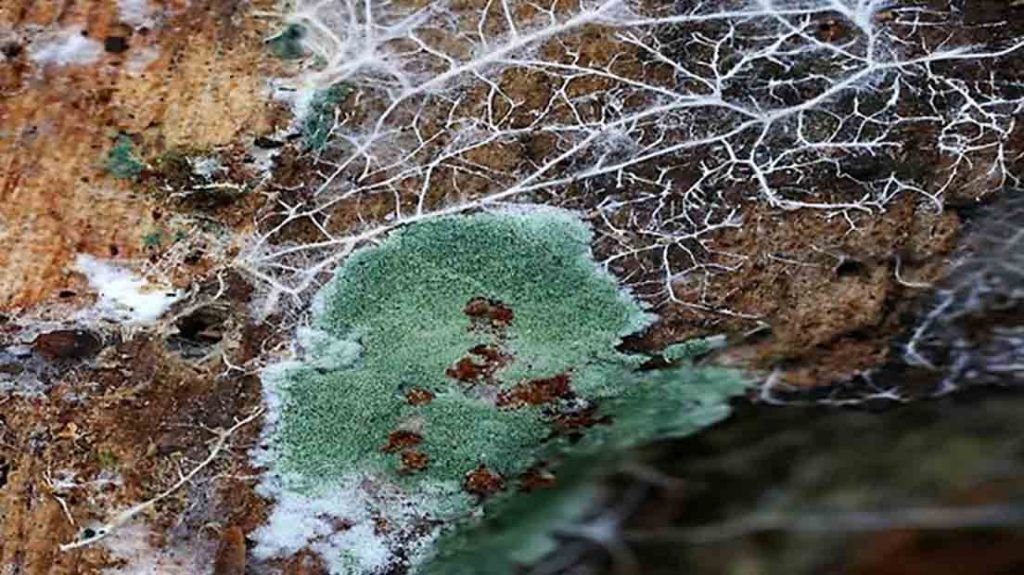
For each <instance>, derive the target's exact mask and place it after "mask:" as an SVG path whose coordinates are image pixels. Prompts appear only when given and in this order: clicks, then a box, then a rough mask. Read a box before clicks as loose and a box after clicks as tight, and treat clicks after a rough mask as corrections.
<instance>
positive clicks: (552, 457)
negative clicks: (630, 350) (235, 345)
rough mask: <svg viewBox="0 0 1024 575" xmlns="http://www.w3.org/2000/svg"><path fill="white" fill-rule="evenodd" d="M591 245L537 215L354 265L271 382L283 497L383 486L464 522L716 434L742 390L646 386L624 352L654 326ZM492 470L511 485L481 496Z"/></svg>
mask: <svg viewBox="0 0 1024 575" xmlns="http://www.w3.org/2000/svg"><path fill="white" fill-rule="evenodd" d="M589 242H590V232H589V230H588V229H587V228H586V227H585V226H584V224H583V223H582V222H580V221H579V220H578V219H577V218H576V217H575V216H573V215H572V214H570V213H568V212H563V211H557V210H549V209H537V210H531V211H517V212H505V213H481V214H476V215H471V216H451V217H443V218H437V219H434V220H429V221H425V222H422V223H419V224H416V225H413V226H409V227H407V228H403V229H400V230H399V231H397V232H395V233H393V234H392V235H391V236H389V237H388V238H387V239H386V240H384V241H383V242H382V243H381V244H380V245H378V246H376V247H373V248H367V249H363V250H361V251H359V252H357V253H355V254H353V255H352V256H351V257H349V259H348V260H347V261H346V262H345V264H344V265H343V266H342V267H341V269H339V270H338V272H337V274H336V275H335V277H334V279H333V280H332V281H331V282H330V283H329V284H328V285H327V286H326V287H325V288H324V289H323V290H322V291H321V293H320V294H319V295H318V296H317V301H316V303H315V314H314V316H315V318H314V323H313V325H312V326H311V329H309V330H305V331H304V332H303V333H301V334H300V339H301V341H302V343H303V347H304V349H305V357H304V358H303V360H302V361H301V362H296V363H293V364H288V365H285V366H281V367H280V368H278V369H276V370H274V371H273V372H270V373H268V374H267V375H266V377H265V382H266V383H267V384H268V386H269V388H270V389H273V390H274V392H275V393H276V397H277V398H278V399H279V400H280V409H279V411H278V416H279V417H278V418H277V422H276V426H275V428H274V431H273V433H272V435H271V436H270V442H271V450H272V453H273V454H274V457H276V460H275V463H274V465H275V468H276V469H275V470H276V471H277V472H278V473H279V474H281V475H282V476H284V477H287V478H288V480H289V484H288V486H287V488H289V489H292V490H298V491H301V492H304V493H316V492H319V491H320V490H321V489H322V490H324V491H328V490H329V489H330V488H331V486H335V485H339V484H341V483H343V482H345V481H351V479H352V478H359V477H370V478H377V480H378V481H382V482H385V483H390V484H393V485H397V486H400V488H401V489H402V490H404V491H405V492H406V493H408V494H410V496H411V497H413V498H415V500H416V501H418V502H419V505H421V506H425V508H424V509H422V511H423V512H424V513H425V514H427V515H430V516H432V517H433V518H434V519H441V520H445V521H450V520H458V519H460V518H461V517H464V516H465V512H466V511H467V510H468V509H469V508H470V507H471V506H473V505H474V504H475V503H476V502H477V498H476V497H475V496H470V495H469V493H475V494H476V495H481V493H482V492H486V491H487V490H488V489H489V486H490V487H494V490H495V491H502V490H505V491H506V492H511V491H512V490H513V488H514V487H515V485H516V482H517V480H518V479H517V478H518V477H519V476H520V475H521V474H523V473H524V472H525V471H527V469H529V468H530V467H531V466H532V465H534V464H535V463H537V462H538V461H541V460H545V461H556V460H565V459H567V458H570V456H571V458H589V457H593V456H596V455H597V454H606V453H609V452H612V451H616V450H618V449H621V448H624V447H628V446H631V445H635V444H637V443H639V442H643V441H648V440H651V439H654V438H658V437H666V436H675V435H681V434H685V433H689V432H692V431H693V430H695V429H698V428H699V427H701V426H703V425H707V424H708V423H710V422H712V421H715V420H717V419H719V418H720V417H722V416H723V415H724V414H725V413H726V411H727V408H726V406H725V403H724V399H725V398H727V397H728V396H730V395H732V394H735V393H738V392H739V391H740V390H741V389H742V388H743V381H742V380H741V379H740V378H739V377H737V376H736V374H734V373H732V372H726V371H724V370H707V369H696V368H693V367H691V366H689V365H688V364H685V362H684V365H681V366H676V367H675V368H673V369H667V370H660V371H639V370H638V368H639V367H640V365H641V364H643V363H644V362H645V361H646V360H647V359H648V358H647V357H644V356H638V355H627V354H623V353H620V352H618V351H617V350H616V346H617V345H618V343H619V342H620V341H621V338H622V337H623V336H625V335H627V334H630V333H634V332H636V331H638V330H640V329H642V328H644V327H645V326H647V325H648V323H649V322H650V319H651V317H650V316H649V315H648V314H646V313H645V312H644V311H643V309H642V308H641V307H640V305H639V304H638V303H637V302H636V301H635V300H634V299H633V298H631V297H630V296H629V295H628V294H626V293H625V292H623V291H622V290H620V289H619V287H618V286H617V284H616V282H615V281H614V279H613V278H612V277H610V276H609V275H607V274H605V273H603V272H601V271H600V270H599V269H598V268H597V267H596V265H595V263H594V262H593V260H592V259H591V257H590V252H589ZM691 348H692V349H690V348H688V350H689V351H694V350H696V351H700V350H703V349H705V348H706V346H704V345H694V346H691ZM685 355H687V354H685V353H682V351H674V352H673V359H675V360H680V359H684V356H685ZM581 437H582V439H581ZM581 460H582V459H576V461H581ZM481 466H483V468H484V469H486V470H487V473H488V474H494V477H496V478H498V479H499V481H497V482H494V481H488V479H489V478H488V477H487V474H483V475H482V476H481V478H479V479H480V482H481V485H480V486H472V485H470V484H471V483H472V482H471V481H470V479H469V477H470V474H471V472H473V471H474V470H477V469H480V468H481ZM584 467H585V466H584ZM491 484H493V485H491ZM488 494H489V495H493V492H492V493H488ZM559 497H562V495H559ZM568 497H570V499H573V498H575V497H576V496H574V495H572V496H568ZM491 500H492V501H496V502H497V501H502V500H503V498H502V497H491ZM513 538H515V536H513ZM544 546H545V545H544V544H543V542H540V543H538V544H537V545H532V544H531V545H528V546H527V547H530V548H535V549H534V551H532V552H531V551H529V549H526V548H524V552H523V554H522V556H523V557H525V556H532V555H535V552H536V549H540V548H543V547H544ZM483 547H486V545H484V546H483ZM483 547H481V546H480V545H477V544H476V543H472V544H470V543H466V542H461V543H458V544H455V545H453V546H452V548H453V549H463V548H465V549H478V548H483ZM456 555H459V554H458V553H454V555H452V554H446V555H445V557H450V556H456Z"/></svg>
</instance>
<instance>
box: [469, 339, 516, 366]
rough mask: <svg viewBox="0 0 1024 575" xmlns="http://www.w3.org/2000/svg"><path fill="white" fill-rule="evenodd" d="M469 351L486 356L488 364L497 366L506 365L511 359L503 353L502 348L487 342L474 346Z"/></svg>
mask: <svg viewBox="0 0 1024 575" xmlns="http://www.w3.org/2000/svg"><path fill="white" fill-rule="evenodd" d="M469 353H471V354H473V355H475V356H478V357H482V358H484V361H485V362H486V363H487V365H494V366H497V367H501V366H502V365H505V364H506V363H508V360H509V357H508V356H507V355H505V354H504V353H502V351H501V350H500V349H498V348H496V347H494V346H493V345H487V344H485V343H481V344H480V345H476V346H473V347H472V348H470V350H469Z"/></svg>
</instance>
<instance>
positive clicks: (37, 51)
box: [28, 28, 103, 66]
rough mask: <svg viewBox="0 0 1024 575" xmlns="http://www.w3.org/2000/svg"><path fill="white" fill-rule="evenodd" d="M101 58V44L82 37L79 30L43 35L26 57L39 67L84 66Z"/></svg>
mask: <svg viewBox="0 0 1024 575" xmlns="http://www.w3.org/2000/svg"><path fill="white" fill-rule="evenodd" d="M102 56H103V44H101V43H99V42H97V41H96V40H93V39H92V38H87V37H85V36H83V35H82V30H81V29H79V28H67V29H65V30H61V31H58V32H51V33H49V34H44V35H42V36H40V37H38V38H36V40H35V41H33V42H32V44H31V45H30V46H29V48H28V57H29V59H30V60H32V61H33V62H35V63H36V64H37V65H39V66H47V65H52V66H85V65H88V64H92V63H94V62H96V61H98V60H99V59H100V58H101V57H102Z"/></svg>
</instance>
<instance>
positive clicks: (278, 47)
mask: <svg viewBox="0 0 1024 575" xmlns="http://www.w3.org/2000/svg"><path fill="white" fill-rule="evenodd" d="M305 37H306V29H305V28H304V27H302V26H300V25H299V24H288V25H287V26H285V27H284V28H283V29H282V30H281V31H280V32H278V33H277V34H275V35H274V36H272V37H270V38H268V39H267V41H266V44H267V48H268V49H270V53H271V54H273V55H274V56H277V57H278V58H280V59H282V60H298V59H300V58H303V57H304V56H305V55H306V49H305V47H304V46H303V45H302V40H303V39H304V38H305Z"/></svg>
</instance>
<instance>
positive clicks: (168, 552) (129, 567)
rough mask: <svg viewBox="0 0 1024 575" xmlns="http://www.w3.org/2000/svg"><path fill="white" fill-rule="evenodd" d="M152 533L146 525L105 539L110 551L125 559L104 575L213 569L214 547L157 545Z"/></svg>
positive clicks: (205, 574) (199, 574) (186, 574)
mask: <svg viewBox="0 0 1024 575" xmlns="http://www.w3.org/2000/svg"><path fill="white" fill-rule="evenodd" d="M151 537H152V532H151V531H150V529H149V527H147V526H145V525H143V524H134V525H126V526H124V527H122V528H121V529H120V530H119V531H118V534H117V537H111V538H108V539H106V540H105V542H104V543H105V546H106V547H107V549H108V550H109V551H110V554H111V555H112V556H113V557H114V558H116V559H120V560H121V561H123V564H122V565H121V566H119V567H108V568H106V569H104V570H103V573H104V575H152V574H154V573H160V574H161V575H209V574H210V573H212V572H213V561H212V557H211V555H212V549H202V548H196V547H195V546H189V547H175V546H167V547H164V548H158V547H155V546H154V545H153V544H152V543H151V542H150V539H151Z"/></svg>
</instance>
